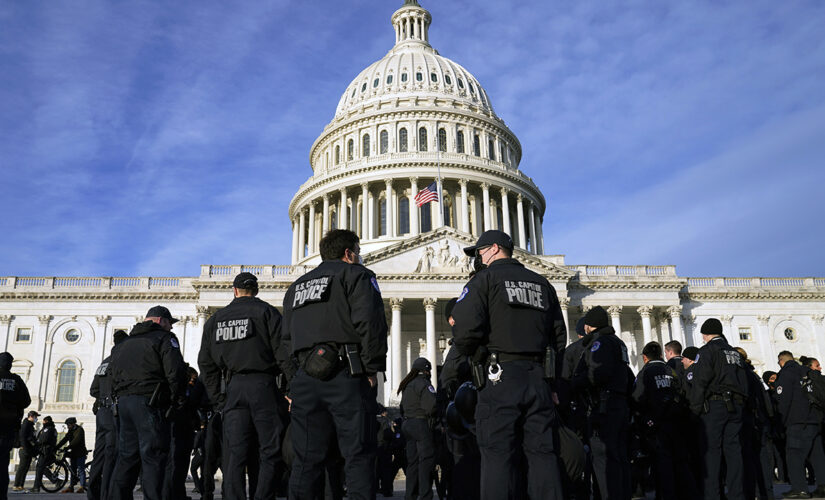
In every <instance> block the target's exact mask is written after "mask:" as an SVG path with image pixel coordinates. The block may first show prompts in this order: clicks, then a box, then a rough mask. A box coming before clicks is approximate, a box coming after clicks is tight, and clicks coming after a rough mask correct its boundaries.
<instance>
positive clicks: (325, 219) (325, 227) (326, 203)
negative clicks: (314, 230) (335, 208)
mask: <svg viewBox="0 0 825 500" xmlns="http://www.w3.org/2000/svg"><path fill="white" fill-rule="evenodd" d="M323 200H324V215H323V216H321V221H322V222H321V238H323V237H324V235H325V234H327V232H328V231H329V195H328V194H325V195H324V198H323Z"/></svg>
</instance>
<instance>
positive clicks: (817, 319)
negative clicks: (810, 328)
mask: <svg viewBox="0 0 825 500" xmlns="http://www.w3.org/2000/svg"><path fill="white" fill-rule="evenodd" d="M811 319H812V320H814V324H816V325H821V324H822V322H823V321H825V314H813V315H811Z"/></svg>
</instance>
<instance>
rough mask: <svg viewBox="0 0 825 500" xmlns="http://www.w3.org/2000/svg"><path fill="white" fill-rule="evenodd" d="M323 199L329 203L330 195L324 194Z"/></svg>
mask: <svg viewBox="0 0 825 500" xmlns="http://www.w3.org/2000/svg"><path fill="white" fill-rule="evenodd" d="M321 199H322V200H324V201H325V202H327V201H329V193H324V194H323V195H322V196H321Z"/></svg>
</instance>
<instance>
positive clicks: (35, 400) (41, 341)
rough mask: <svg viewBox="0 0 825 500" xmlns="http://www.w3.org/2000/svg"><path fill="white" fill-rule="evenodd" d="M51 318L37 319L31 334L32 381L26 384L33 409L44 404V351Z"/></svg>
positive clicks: (46, 372)
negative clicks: (32, 345)
mask: <svg viewBox="0 0 825 500" xmlns="http://www.w3.org/2000/svg"><path fill="white" fill-rule="evenodd" d="M51 320H52V316H49V315H44V316H38V317H37V324H38V326H39V328H38V331H37V332H32V342H34V344H35V345H34V359H33V360H32V363H33V364H34V370H33V372H34V379H33V380H32V383H31V384H26V385H28V387H29V394H30V395H31V398H32V405H33V406H34V408H35V409H37V410H39V409H41V408H43V403H44V402H45V394H44V393H43V385H44V379H45V377H46V376H47V374H48V367H47V366H46V350H47V344H49V323H50V322H51Z"/></svg>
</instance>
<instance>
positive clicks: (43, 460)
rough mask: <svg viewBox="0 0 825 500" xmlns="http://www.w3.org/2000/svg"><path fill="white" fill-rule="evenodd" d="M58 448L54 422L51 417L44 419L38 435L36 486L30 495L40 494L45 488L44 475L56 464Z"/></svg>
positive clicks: (35, 471) (47, 416)
mask: <svg viewBox="0 0 825 500" xmlns="http://www.w3.org/2000/svg"><path fill="white" fill-rule="evenodd" d="M56 448H57V429H55V428H54V420H52V417H51V416H49V415H46V416H45V417H43V427H41V428H40V432H38V433H37V449H38V453H39V454H38V456H37V465H36V466H35V469H34V486H32V488H31V489H30V490H29V492H30V493H40V488H42V487H43V473H44V472H45V471H46V467H48V466H49V465H51V464H52V462H54V452H55V451H56Z"/></svg>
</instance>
